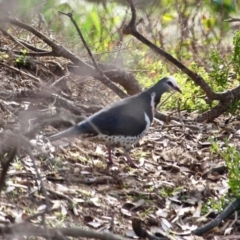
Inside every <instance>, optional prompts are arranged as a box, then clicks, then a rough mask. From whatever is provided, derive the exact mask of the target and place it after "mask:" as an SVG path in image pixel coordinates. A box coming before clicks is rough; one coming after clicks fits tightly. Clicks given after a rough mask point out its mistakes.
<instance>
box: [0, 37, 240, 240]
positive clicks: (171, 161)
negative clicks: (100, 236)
mask: <svg viewBox="0 0 240 240" xmlns="http://www.w3.org/2000/svg"><path fill="white" fill-rule="evenodd" d="M1 42H3V43H4V44H5V46H10V45H11V44H12V43H11V42H9V41H8V40H7V39H6V38H3V39H1ZM9 48H10V47H9ZM0 54H1V58H0V63H1V64H0V69H1V70H0V87H1V94H0V119H1V125H0V127H1V130H4V131H7V130H8V131H13V132H15V133H17V132H20V133H23V132H24V130H26V128H28V127H31V121H32V120H34V119H35V117H36V116H37V113H38V112H42V111H45V110H46V111H48V112H50V111H55V112H56V109H57V108H56V107H55V105H54V102H51V101H50V100H49V99H42V100H41V101H39V100H38V99H31V98H29V99H28V100H27V99H26V98H24V99H20V98H19V99H18V101H17V100H16V99H15V100H13V99H12V98H11V100H9V99H8V98H7V97H5V98H3V97H2V96H3V95H4V92H5V93H6V92H9V91H10V92H12V93H13V92H15V91H31V90H36V89H37V88H36V86H35V85H34V83H33V80H32V78H31V77H29V76H28V75H27V74H33V75H34V74H36V72H33V71H32V70H31V69H28V68H27V67H24V68H23V67H19V72H18V71H17V70H18V68H16V66H15V63H14V62H13V61H11V59H9V57H7V58H5V56H7V53H3V52H0ZM40 61H41V64H42V65H41V64H40V66H42V67H40V69H38V73H37V74H38V75H37V74H36V76H40V75H41V74H42V76H43V75H44V74H46V73H49V72H50V73H51V72H53V70H52V69H51V68H46V66H44V63H45V62H47V61H48V62H50V61H61V60H59V59H58V60H56V59H54V58H48V59H46V58H45V59H41V60H40ZM60 63H61V64H62V65H64V64H65V63H64V61H63V62H60ZM41 71H42V72H41ZM39 72H41V73H39ZM46 85H47V84H46ZM78 86H79V89H77V88H74V87H72V88H71V86H70V87H69V86H68V88H67V91H66V92H65V97H66V98H67V99H70V100H72V101H73V102H79V103H81V104H98V105H99V106H101V107H103V106H105V105H106V104H108V103H110V102H112V101H114V100H116V98H115V96H114V94H112V93H110V91H109V90H107V89H106V88H105V87H104V86H102V85H101V84H99V83H98V82H97V81H96V80H94V79H90V80H88V81H85V82H84V83H82V85H81V84H79V85H78ZM80 86H81V94H80V93H79V92H78V91H80ZM58 108H59V106H58ZM34 114H36V115H34ZM167 114H172V113H170V112H169V113H167ZM181 116H182V118H188V119H190V118H191V114H188V113H187V112H184V111H182V112H181ZM227 119H228V121H226V120H227ZM64 128H66V126H63V125H60V124H57V125H47V126H45V127H44V128H43V129H41V131H39V132H38V133H37V135H35V136H34V139H31V143H32V145H33V146H34V147H33V150H32V154H33V156H34V162H35V163H36V165H37V169H38V171H39V173H40V176H41V179H42V181H43V185H44V188H45V190H46V191H47V193H48V198H49V201H50V203H51V206H52V210H51V212H50V213H47V214H46V216H45V220H46V223H47V224H48V225H49V226H51V227H88V228H90V229H94V230H98V231H104V230H109V231H111V232H113V233H116V234H120V235H122V236H124V237H127V238H136V235H135V234H134V231H133V229H132V220H133V219H135V218H137V219H140V220H141V221H142V226H143V228H145V229H147V230H148V231H150V232H152V233H155V232H158V236H161V234H162V235H163V236H166V237H167V236H169V237H171V239H231V236H235V237H236V235H238V234H239V229H238V228H239V224H238V222H235V223H234V225H233V226H232V225H231V223H232V222H233V221H234V217H233V218H231V219H227V220H225V221H224V222H223V223H221V224H220V226H219V228H215V229H214V230H213V231H211V232H209V233H207V234H205V235H204V236H203V237H199V238H193V237H192V236H191V234H190V233H191V231H192V230H194V229H196V228H197V227H199V226H203V225H204V224H205V223H207V222H209V221H211V220H212V219H214V218H215V217H216V216H217V214H218V213H219V212H221V211H222V210H223V208H224V207H226V206H227V205H228V203H229V201H228V196H229V186H228V174H227V171H226V168H225V167H224V166H225V162H224V159H222V158H221V157H220V156H219V155H218V154H216V153H213V152H212V151H211V147H212V142H211V141H210V138H211V137H214V139H215V141H217V142H218V145H219V146H220V147H226V145H225V139H228V140H229V144H232V145H234V146H236V147H239V136H240V135H239V131H238V130H239V128H240V122H239V121H236V120H235V121H233V120H229V116H225V117H221V118H218V119H216V120H215V122H213V123H208V124H206V123H204V124H199V123H189V124H184V123H181V122H175V121H170V122H168V123H163V122H160V121H154V123H153V125H152V126H151V128H150V130H149V133H148V134H147V135H146V136H145V137H144V138H143V139H142V140H141V141H140V142H139V144H137V146H135V147H134V148H133V149H132V151H131V156H132V158H133V159H134V161H135V162H136V163H137V164H139V165H140V167H139V168H138V169H133V168H130V167H129V166H128V164H127V163H126V159H125V158H124V156H123V152H122V150H121V149H115V150H114V152H113V161H114V164H113V165H112V166H111V167H110V168H107V164H106V163H107V151H106V148H105V147H104V146H102V145H99V144H95V143H91V142H87V141H82V140H80V139H78V138H73V139H61V140H58V141H56V142H53V143H50V142H49V141H48V139H47V136H49V135H51V134H53V133H55V132H57V131H60V130H62V129H64ZM45 206H46V199H45V196H44V195H43V193H42V191H41V189H40V188H39V179H38V178H36V169H35V168H34V164H33V157H32V156H30V155H29V154H27V152H26V151H25V150H24V148H21V149H19V152H18V157H17V158H16V159H15V160H14V162H13V163H12V165H11V167H10V169H9V171H8V174H7V178H6V188H5V189H4V191H2V193H1V205H0V221H1V222H2V221H10V222H20V221H22V220H23V219H25V218H26V217H28V216H30V215H32V214H36V213H38V212H40V211H42V210H43V209H44V208H45ZM40 220H41V216H39V217H36V218H35V219H33V220H31V221H32V222H34V223H40ZM232 239H236V238H232Z"/></svg>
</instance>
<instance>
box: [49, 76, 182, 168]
mask: <svg viewBox="0 0 240 240" xmlns="http://www.w3.org/2000/svg"><path fill="white" fill-rule="evenodd" d="M169 91H177V92H180V93H182V91H181V89H180V88H179V86H178V84H177V82H176V79H175V78H174V77H172V76H167V77H163V78H162V79H160V80H159V81H158V82H157V83H156V84H154V85H153V86H152V87H150V88H149V89H146V90H145V91H143V92H140V93H138V94H135V95H133V96H129V97H127V98H124V99H121V100H119V101H117V102H114V103H112V104H110V105H108V106H106V107H105V108H103V109H102V110H100V111H98V112H96V113H95V114H93V115H91V116H90V117H88V118H86V119H84V120H83V121H81V122H79V123H77V124H76V125H74V126H72V127H70V128H68V129H66V130H63V131H61V132H59V133H56V134H54V135H51V136H50V137H49V140H50V141H55V140H57V139H60V138H69V137H77V136H78V137H81V138H82V139H87V140H90V141H92V142H97V143H101V144H105V145H106V148H107V151H108V164H113V161H112V148H114V147H122V148H123V150H124V154H125V156H126V159H127V162H128V164H129V166H130V167H137V165H136V164H135V163H134V161H133V160H132V159H131V157H130V155H129V152H130V150H131V148H132V145H134V144H136V143H137V142H138V141H139V140H140V139H141V138H142V137H143V136H144V135H145V134H146V133H147V131H148V129H149V127H150V125H151V123H152V122H153V118H154V113H155V109H156V107H157V105H158V104H159V103H160V100H161V97H162V95H163V94H164V93H165V92H169Z"/></svg>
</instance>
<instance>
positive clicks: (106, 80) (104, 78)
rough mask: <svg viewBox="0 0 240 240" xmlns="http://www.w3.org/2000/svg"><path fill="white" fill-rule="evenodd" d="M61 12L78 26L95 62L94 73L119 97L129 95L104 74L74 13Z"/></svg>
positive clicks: (80, 34)
mask: <svg viewBox="0 0 240 240" xmlns="http://www.w3.org/2000/svg"><path fill="white" fill-rule="evenodd" d="M59 13H61V14H64V15H66V16H68V17H69V18H70V19H71V21H72V23H73V25H74V27H75V28H76V30H77V32H78V35H79V36H80V38H81V40H82V42H83V45H84V47H85V48H86V49H87V52H88V55H89V56H90V58H91V60H92V62H93V66H94V68H95V70H96V73H97V74H93V76H94V77H96V78H98V79H99V80H100V81H101V82H102V83H103V84H104V85H105V86H107V87H108V88H110V89H111V90H113V91H114V92H115V93H116V94H117V95H118V96H119V97H121V98H124V97H127V94H126V93H124V92H123V91H122V90H121V89H120V88H119V87H118V86H117V85H115V84H114V83H113V82H111V80H110V79H109V78H108V77H107V76H106V75H105V74H104V72H103V71H102V70H101V69H100V67H99V66H98V64H97V62H96V60H95V58H94V56H93V54H92V52H91V50H90V48H89V47H88V45H87V42H86V41H85V39H84V37H83V35H82V32H81V30H80V28H79V27H78V25H77V23H76V21H75V20H74V18H73V14H72V13H67V14H66V13H63V12H60V11H59Z"/></svg>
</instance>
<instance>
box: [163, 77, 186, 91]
mask: <svg viewBox="0 0 240 240" xmlns="http://www.w3.org/2000/svg"><path fill="white" fill-rule="evenodd" d="M163 80H164V84H165V87H166V89H167V90H168V91H177V92H180V93H182V91H181V89H180V88H179V86H178V84H177V81H176V79H175V78H174V77H171V76H170V77H166V78H164V79H163Z"/></svg>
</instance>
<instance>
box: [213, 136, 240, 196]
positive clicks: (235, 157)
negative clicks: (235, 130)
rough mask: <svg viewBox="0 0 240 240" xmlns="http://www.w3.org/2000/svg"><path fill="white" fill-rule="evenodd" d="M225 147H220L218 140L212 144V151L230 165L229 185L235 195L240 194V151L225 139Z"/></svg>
mask: <svg viewBox="0 0 240 240" xmlns="http://www.w3.org/2000/svg"><path fill="white" fill-rule="evenodd" d="M225 146H226V147H225V148H220V147H219V146H218V144H217V143H216V142H213V144H212V149H211V150H212V152H214V153H217V154H219V155H220V156H221V157H222V158H223V159H224V160H225V163H226V166H227V167H228V176H229V181H228V184H229V187H230V188H231V190H232V193H233V195H234V196H235V197H239V196H240V152H239V150H238V149H237V148H236V147H235V146H231V145H229V142H228V141H227V140H226V141H225Z"/></svg>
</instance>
